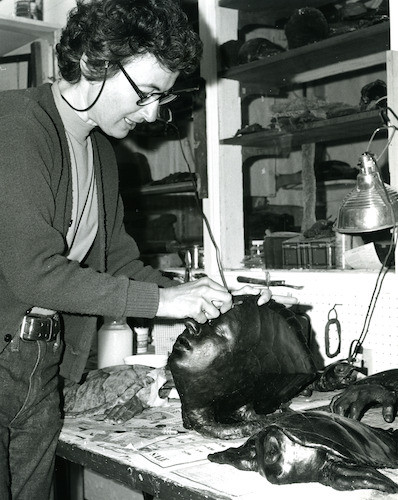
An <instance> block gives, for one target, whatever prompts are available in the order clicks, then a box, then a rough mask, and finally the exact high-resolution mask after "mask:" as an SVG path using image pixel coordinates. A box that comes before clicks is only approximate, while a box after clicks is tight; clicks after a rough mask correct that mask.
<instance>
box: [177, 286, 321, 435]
mask: <svg viewBox="0 0 398 500" xmlns="http://www.w3.org/2000/svg"><path fill="white" fill-rule="evenodd" d="M256 300H257V297H254V296H243V295H241V296H236V297H235V298H234V306H233V308H232V309H231V310H229V311H228V312H227V313H225V314H222V315H221V316H219V317H218V318H217V319H215V320H212V321H209V322H207V323H205V324H203V325H200V324H199V323H196V322H195V321H193V320H189V321H188V322H187V323H186V325H187V328H186V329H185V330H184V332H183V333H182V334H181V335H179V337H178V338H177V340H176V342H175V344H174V346H173V350H172V353H171V354H170V356H169V360H168V365H169V368H170V371H171V373H172V376H173V379H174V383H175V386H176V389H177V391H178V393H179V396H180V399H181V408H182V418H183V423H184V427H186V428H187V429H194V430H196V431H198V432H200V433H201V434H204V435H207V436H211V437H218V438H222V439H232V438H238V437H243V436H248V435H250V434H252V433H253V432H255V431H257V430H259V429H260V428H261V426H262V425H263V423H264V421H268V422H269V421H272V420H273V419H274V416H271V415H268V414H271V413H273V412H275V410H277V409H278V408H279V407H280V406H281V405H282V404H283V403H287V402H288V401H289V400H290V399H291V398H292V397H293V396H296V395H298V394H299V393H300V391H301V390H302V389H303V388H304V387H306V386H307V385H308V384H310V383H311V382H312V381H313V380H314V379H315V378H316V377H317V370H316V367H315V364H314V361H313V358H312V355H311V352H310V350H309V348H308V345H307V343H306V341H305V338H304V335H303V331H302V326H301V323H300V322H299V321H298V319H297V317H296V315H295V314H294V313H293V312H291V311H290V310H289V309H287V308H286V307H285V306H284V305H282V304H279V303H277V302H275V301H273V300H270V301H269V302H268V303H267V304H264V305H262V306H258V305H257V302H256Z"/></svg>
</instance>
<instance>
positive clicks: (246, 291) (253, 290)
mask: <svg viewBox="0 0 398 500" xmlns="http://www.w3.org/2000/svg"><path fill="white" fill-rule="evenodd" d="M232 295H260V296H259V298H258V301H257V304H258V305H259V306H262V305H263V304H266V303H267V302H268V301H269V300H270V299H273V300H275V302H279V303H280V304H284V305H285V306H286V307H289V306H292V305H293V304H297V299H296V297H290V296H288V295H273V294H272V293H271V291H270V289H269V288H267V287H264V286H258V285H257V286H256V285H245V286H244V287H242V288H240V289H239V290H235V291H234V292H232Z"/></svg>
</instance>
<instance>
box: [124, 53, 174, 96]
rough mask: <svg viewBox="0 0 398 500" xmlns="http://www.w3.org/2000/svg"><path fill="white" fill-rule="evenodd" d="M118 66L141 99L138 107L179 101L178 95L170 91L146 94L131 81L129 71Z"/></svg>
mask: <svg viewBox="0 0 398 500" xmlns="http://www.w3.org/2000/svg"><path fill="white" fill-rule="evenodd" d="M116 65H117V66H118V68H119V69H120V71H121V72H122V73H123V75H124V76H125V77H126V78H127V80H128V81H129V83H130V85H131V86H132V87H133V89H134V90H135V92H136V94H137V95H138V97H139V99H138V101H137V105H138V106H147V105H148V104H152V103H153V102H155V101H159V105H160V106H162V104H168V103H169V102H171V101H174V99H177V97H178V96H177V95H176V94H170V93H169V91H167V92H150V93H149V94H144V92H142V91H141V90H140V89H139V88H138V86H137V85H136V84H135V83H134V82H133V80H132V79H131V77H130V75H129V74H128V73H127V71H126V70H125V69H124V67H123V66H122V65H121V64H120V63H119V62H117V63H116Z"/></svg>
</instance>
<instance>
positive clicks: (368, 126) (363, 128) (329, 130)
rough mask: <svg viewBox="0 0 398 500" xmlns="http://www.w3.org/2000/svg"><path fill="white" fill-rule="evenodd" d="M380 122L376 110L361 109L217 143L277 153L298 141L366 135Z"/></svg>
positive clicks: (297, 143) (339, 138)
mask: <svg viewBox="0 0 398 500" xmlns="http://www.w3.org/2000/svg"><path fill="white" fill-rule="evenodd" d="M382 125H383V121H382V119H381V117H380V114H379V111H378V110H372V111H365V112H363V113H357V114H353V115H347V116H339V117H337V118H331V119H329V120H320V121H316V122H311V123H308V124H306V125H304V126H303V128H302V129H300V130H297V131H294V132H291V133H285V132H273V131H270V130H263V131H260V132H254V133H252V134H244V135H242V136H239V137H231V138H228V139H222V140H221V141H220V142H221V144H230V145H236V146H245V147H257V148H269V149H270V152H269V153H270V154H272V152H274V153H278V152H279V151H280V150H281V149H282V150H283V149H286V148H287V147H290V149H294V148H297V147H299V146H300V145H301V144H309V143H314V142H332V141H335V140H341V139H353V138H355V137H363V136H365V135H369V138H370V135H371V134H372V132H373V131H374V130H375V129H376V128H378V127H381V126H382Z"/></svg>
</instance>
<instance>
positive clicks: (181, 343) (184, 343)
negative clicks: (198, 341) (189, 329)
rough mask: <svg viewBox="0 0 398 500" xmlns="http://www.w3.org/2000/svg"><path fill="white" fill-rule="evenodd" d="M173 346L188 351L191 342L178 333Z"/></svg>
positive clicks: (190, 347)
mask: <svg viewBox="0 0 398 500" xmlns="http://www.w3.org/2000/svg"><path fill="white" fill-rule="evenodd" d="M174 348H177V349H180V350H185V351H190V350H191V349H192V346H191V343H190V342H189V340H188V339H187V338H186V337H185V335H182V334H181V335H180V336H179V337H178V338H177V340H176V342H175V344H174Z"/></svg>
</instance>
